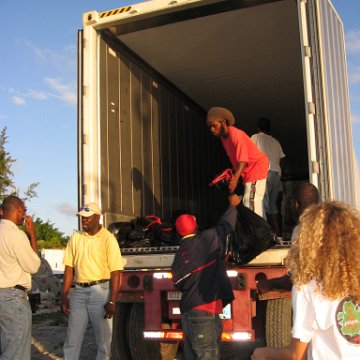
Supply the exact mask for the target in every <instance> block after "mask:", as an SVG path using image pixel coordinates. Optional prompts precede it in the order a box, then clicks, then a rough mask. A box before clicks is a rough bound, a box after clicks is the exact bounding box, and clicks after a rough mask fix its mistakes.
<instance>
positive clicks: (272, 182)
mask: <svg viewBox="0 0 360 360" xmlns="http://www.w3.org/2000/svg"><path fill="white" fill-rule="evenodd" d="M257 126H258V130H259V132H258V133H257V134H254V135H253V136H252V137H251V140H252V141H253V142H254V143H255V144H256V146H257V147H258V148H259V149H260V150H261V151H262V152H263V153H264V154H265V155H266V156H267V157H268V158H269V171H268V175H267V179H266V191H265V197H264V209H265V213H266V218H267V219H268V222H269V223H270V225H271V226H272V227H273V229H274V231H275V232H276V236H278V237H280V236H281V229H280V217H279V210H278V206H277V200H278V196H279V189H280V185H281V184H280V179H281V168H282V165H283V159H284V157H285V154H284V152H283V150H282V147H281V145H280V143H279V142H278V141H277V140H276V139H275V138H274V137H272V136H271V135H270V131H271V122H270V120H269V119H267V118H260V119H259V120H258V122H257Z"/></svg>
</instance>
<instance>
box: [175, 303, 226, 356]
mask: <svg viewBox="0 0 360 360" xmlns="http://www.w3.org/2000/svg"><path fill="white" fill-rule="evenodd" d="M181 323H182V328H183V331H184V335H185V339H184V359H185V360H194V359H199V360H216V359H220V347H221V333H222V323H221V320H220V317H219V315H217V314H216V315H215V314H209V313H206V312H203V311H195V310H190V311H188V312H186V313H184V314H182V316H181Z"/></svg>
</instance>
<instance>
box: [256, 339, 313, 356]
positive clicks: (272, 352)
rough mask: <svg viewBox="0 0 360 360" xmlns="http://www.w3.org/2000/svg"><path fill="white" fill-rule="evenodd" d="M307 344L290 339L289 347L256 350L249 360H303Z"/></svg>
mask: <svg viewBox="0 0 360 360" xmlns="http://www.w3.org/2000/svg"><path fill="white" fill-rule="evenodd" d="M307 348H308V343H304V342H301V341H300V340H299V339H294V338H292V339H291V343H290V345H289V346H286V347H283V348H280V349H276V348H268V347H266V348H257V349H255V350H254V352H253V354H252V355H251V360H304V359H306V350H307Z"/></svg>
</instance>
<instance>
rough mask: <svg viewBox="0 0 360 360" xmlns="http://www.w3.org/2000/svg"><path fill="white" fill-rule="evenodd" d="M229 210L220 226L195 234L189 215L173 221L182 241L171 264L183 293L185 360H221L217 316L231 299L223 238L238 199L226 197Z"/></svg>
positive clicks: (232, 223) (232, 220)
mask: <svg viewBox="0 0 360 360" xmlns="http://www.w3.org/2000/svg"><path fill="white" fill-rule="evenodd" d="M228 200H229V207H228V209H227V210H226V212H225V213H224V214H223V216H222V217H221V218H220V220H219V222H218V223H217V224H216V225H215V226H214V227H213V228H210V229H207V230H204V231H202V232H201V233H198V232H197V223H196V218H195V217H194V216H192V215H190V214H184V215H181V216H180V217H179V218H178V219H177V220H176V230H177V232H178V234H179V235H180V236H181V237H182V242H181V245H180V247H179V249H178V251H177V253H176V255H175V258H174V262H173V264H172V271H173V276H174V279H173V280H174V285H175V287H176V288H177V289H179V290H180V291H181V293H182V298H181V302H180V310H181V322H182V327H183V331H184V335H185V339H184V357H185V359H187V360H191V359H203V360H207V359H209V360H210V359H211V360H214V359H220V349H219V346H220V342H221V333H222V324H221V320H220V317H219V314H220V313H221V312H222V309H223V307H224V306H226V305H227V304H229V303H230V302H231V301H232V300H233V299H234V295H233V292H232V288H231V283H230V280H229V278H228V277H227V274H226V270H225V265H224V262H223V259H222V258H221V248H222V246H223V245H224V242H225V239H226V236H227V235H228V234H230V233H231V231H233V230H234V228H235V223H236V216H237V211H236V206H237V205H238V204H239V203H240V198H239V196H237V195H231V196H229V199H228Z"/></svg>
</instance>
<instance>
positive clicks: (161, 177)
mask: <svg viewBox="0 0 360 360" xmlns="http://www.w3.org/2000/svg"><path fill="white" fill-rule="evenodd" d="M99 68H100V69H101V70H100V71H101V73H100V74H99V79H100V125H99V126H100V134H101V135H100V136H101V139H100V142H101V189H102V194H101V197H102V208H103V211H104V212H105V213H106V222H107V224H106V225H108V224H109V223H110V222H113V221H121V220H124V219H126V218H127V217H135V216H142V215H149V214H156V215H159V216H161V217H162V218H165V219H170V218H171V216H172V214H173V212H174V211H176V210H179V209H184V210H186V211H191V212H193V213H196V214H197V215H198V217H199V221H200V223H202V224H203V225H208V224H211V223H213V222H214V221H215V220H216V218H217V216H218V215H219V214H220V213H221V211H222V210H224V196H222V197H220V194H219V190H216V189H209V188H208V183H209V182H210V180H211V179H212V178H213V177H214V176H215V174H216V173H217V172H219V171H220V170H223V169H224V168H225V167H226V166H227V165H228V164H227V162H226V157H225V153H224V151H223V149H222V148H221V145H220V143H219V142H218V141H217V140H216V139H213V138H212V136H211V134H210V133H209V130H208V128H207V126H206V113H205V112H204V111H202V110H201V109H199V108H198V107H197V106H196V105H193V104H192V103H191V101H189V99H187V98H186V96H181V95H179V92H178V91H177V90H176V89H174V88H172V87H171V85H170V84H167V83H166V81H163V79H161V76H159V77H158V78H157V77H156V76H154V72H153V71H148V69H146V67H144V66H143V65H142V64H141V61H138V62H134V61H133V59H132V60H130V58H129V57H128V56H127V55H125V54H124V53H123V51H122V52H121V53H120V52H118V51H117V50H115V49H114V46H113V45H112V47H110V46H109V45H108V44H107V42H106V41H105V40H104V39H102V40H101V45H100V66H99ZM149 74H151V75H149Z"/></svg>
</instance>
